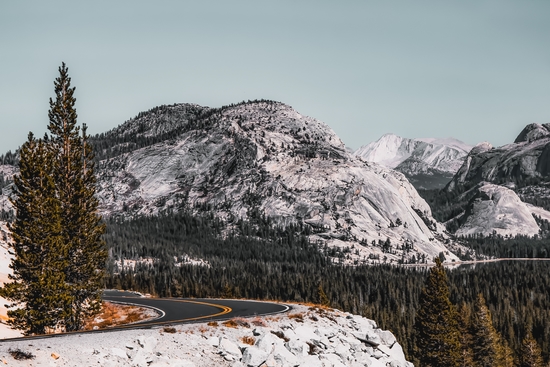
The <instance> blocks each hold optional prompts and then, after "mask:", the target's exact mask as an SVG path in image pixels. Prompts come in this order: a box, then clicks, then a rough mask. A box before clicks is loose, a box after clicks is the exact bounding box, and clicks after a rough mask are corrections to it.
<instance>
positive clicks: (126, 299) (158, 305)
mask: <svg viewBox="0 0 550 367" xmlns="http://www.w3.org/2000/svg"><path fill="white" fill-rule="evenodd" d="M103 300H105V301H110V302H115V303H124V304H131V305H137V306H144V307H148V308H152V309H154V310H156V311H157V312H158V313H159V317H157V318H154V319H149V320H145V321H141V322H136V323H133V324H129V325H120V326H115V327H109V328H106V329H97V330H88V331H76V332H70V333H57V334H45V335H37V336H26V337H19V338H9V339H2V342H7V341H17V340H29V339H43V338H53V337H60V336H63V335H69V334H75V333H101V332H109V331H117V330H127V329H143V328H151V327H153V326H162V325H175V324H186V323H193V322H205V321H222V320H228V319H231V318H233V317H252V316H267V315H273V314H277V313H282V312H286V311H288V310H290V306H287V305H283V304H279V303H271V302H261V301H251V300H234V299H210V298H209V299H196V298H148V297H142V296H141V295H139V294H137V293H133V292H126V291H117V290H106V291H104V292H103Z"/></svg>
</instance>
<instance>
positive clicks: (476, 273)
mask: <svg viewBox="0 0 550 367" xmlns="http://www.w3.org/2000/svg"><path fill="white" fill-rule="evenodd" d="M189 213H190V212H189V211H186V210H182V211H180V212H179V213H177V214H175V213H165V214H163V215H161V216H156V217H139V218H135V219H132V220H121V219H119V220H117V219H110V220H108V221H107V232H106V234H105V240H106V242H107V244H108V247H109V252H110V262H109V265H108V274H109V275H108V277H107V280H106V287H108V288H123V289H135V290H139V291H142V292H145V293H150V294H153V295H157V296H161V297H234V298H252V299H263V300H282V301H289V302H315V303H322V302H321V301H322V299H321V298H322V294H321V291H322V293H323V294H326V296H327V297H328V299H329V301H330V306H331V307H334V308H339V309H342V310H346V311H350V312H353V313H357V314H361V315H363V316H366V317H368V318H371V319H373V320H375V321H376V322H377V323H378V324H379V326H380V327H381V328H383V329H388V330H391V331H392V332H393V333H394V334H395V335H396V337H397V338H398V340H399V342H400V344H401V345H402V346H403V348H404V350H405V352H406V354H407V356H408V358H409V360H412V361H415V362H418V361H417V360H415V359H414V358H415V357H414V356H415V353H414V349H415V336H414V335H415V334H414V322H415V315H416V313H417V311H418V309H419V297H420V293H421V290H422V288H423V287H424V283H425V279H426V276H427V270H428V269H429V268H426V267H396V266H389V265H384V264H381V265H377V266H358V267H349V266H343V265H341V264H340V261H339V260H340V259H342V260H343V259H344V258H345V257H346V256H347V254H348V253H349V252H350V251H353V249H348V250H343V251H338V250H335V249H334V248H330V249H329V248H323V247H320V248H319V247H318V246H317V245H316V244H312V243H310V242H309V241H308V240H307V237H306V236H307V234H308V228H307V227H306V228H302V227H300V226H294V227H287V228H278V227H276V226H274V225H273V224H272V223H270V221H269V220H268V219H266V218H265V217H263V216H261V215H257V216H256V217H255V218H254V219H252V220H251V221H249V222H244V221H240V222H238V223H237V224H236V226H235V229H234V231H232V232H231V233H222V231H223V229H222V228H224V226H222V223H220V222H219V221H218V220H217V219H215V218H214V216H213V215H211V214H205V215H201V216H197V215H191V214H189ZM497 240H498V241H501V242H502V243H501V244H500V245H501V248H504V249H506V248H510V249H514V248H517V247H518V246H521V245H522V244H523V243H525V242H528V241H526V240H525V239H523V238H519V239H516V240H514V239H509V240H504V239H492V238H489V239H481V238H477V239H475V241H474V242H475V244H474V245H475V246H477V247H478V248H483V249H485V248H490V246H489V245H487V243H489V242H494V241H497ZM533 246H535V247H537V248H539V247H540V252H544V251H546V252H545V253H548V250H550V248H549V247H550V245H549V244H548V242H544V241H539V242H536V243H535V245H533ZM509 253H510V254H514V251H509ZM182 254H186V255H187V256H188V257H189V258H194V259H203V260H205V263H203V264H189V263H187V264H186V263H185V259H184V258H182ZM122 258H125V259H136V260H137V259H145V258H150V259H157V260H154V261H152V262H151V263H143V262H142V263H139V262H138V263H135V266H133V267H131V266H122V264H121V263H120V262H118V264H117V263H115V260H117V259H122ZM127 265H128V264H127ZM549 270H550V262H546V261H530V262H529V261H522V262H517V261H503V262H494V263H487V264H481V265H480V264H478V265H476V266H475V267H473V266H471V267H468V266H463V267H459V268H457V269H453V270H448V271H447V277H448V286H449V299H450V302H451V303H452V304H453V305H454V307H455V308H456V309H457V310H458V311H457V315H458V317H459V319H460V318H462V317H469V316H468V315H470V314H472V313H474V312H475V307H476V306H475V305H476V302H477V300H478V297H479V296H480V295H481V296H482V297H483V299H484V300H485V302H486V307H487V309H488V310H489V311H490V313H491V315H492V325H494V328H495V330H496V332H497V333H498V335H499V338H500V339H501V340H503V343H505V344H506V345H507V346H509V349H510V351H511V354H512V356H514V357H516V358H517V357H518V356H519V355H520V350H521V348H522V342H523V341H524V339H525V337H526V336H527V335H532V337H533V338H534V340H536V342H537V343H538V345H539V346H540V348H541V350H542V351H543V352H542V355H543V358H544V359H545V360H547V359H548V357H549V355H548V351H549V350H550V275H549V274H550V271H549ZM462 325H463V326H464V325H465V322H463V324H462ZM464 327H467V326H464ZM466 334H467V333H466ZM478 334H479V333H478ZM471 337H472V338H475V335H472V336H471ZM470 344H471V343H470Z"/></svg>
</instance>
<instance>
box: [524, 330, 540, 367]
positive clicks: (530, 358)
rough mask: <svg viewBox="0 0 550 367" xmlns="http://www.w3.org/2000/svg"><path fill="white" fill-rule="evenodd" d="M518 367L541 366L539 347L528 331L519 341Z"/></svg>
mask: <svg viewBox="0 0 550 367" xmlns="http://www.w3.org/2000/svg"><path fill="white" fill-rule="evenodd" d="M519 365H520V367H542V366H543V362H542V356H541V350H540V347H539V345H538V343H537V341H536V340H535V338H533V335H532V334H531V332H530V331H529V332H528V334H527V335H526V336H525V338H524V339H523V341H522V342H521V351H520V364H519Z"/></svg>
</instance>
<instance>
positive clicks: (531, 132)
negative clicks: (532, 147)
mask: <svg viewBox="0 0 550 367" xmlns="http://www.w3.org/2000/svg"><path fill="white" fill-rule="evenodd" d="M548 136H550V124H543V125H541V124H536V123H534V124H529V125H527V126H526V127H525V128H524V129H523V130H522V131H521V133H520V134H519V135H518V137H517V138H516V140H514V143H523V142H531V141H534V140H537V139H541V138H545V137H548Z"/></svg>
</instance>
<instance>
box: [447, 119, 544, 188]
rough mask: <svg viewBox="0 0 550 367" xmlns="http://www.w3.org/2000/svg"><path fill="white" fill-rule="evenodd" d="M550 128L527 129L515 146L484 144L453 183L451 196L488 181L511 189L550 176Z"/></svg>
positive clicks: (535, 126) (465, 163) (464, 165)
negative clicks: (496, 146) (495, 146)
mask: <svg viewBox="0 0 550 367" xmlns="http://www.w3.org/2000/svg"><path fill="white" fill-rule="evenodd" d="M549 128H550V124H544V125H539V124H531V125H528V126H527V127H525V129H523V131H522V132H521V133H520V134H519V135H518V137H517V138H516V140H515V142H514V143H512V144H507V145H504V146H501V147H498V148H494V147H492V146H491V145H490V144H489V143H487V142H484V143H481V144H478V145H477V146H476V147H474V148H473V149H472V150H471V151H470V153H469V154H468V156H467V158H466V160H465V161H464V164H463V165H462V167H460V169H459V170H458V172H457V174H456V175H455V176H454V178H453V179H452V181H451V182H450V183H449V184H448V185H447V187H446V190H447V191H449V192H452V191H457V190H467V189H469V188H471V187H473V186H475V185H476V184H478V183H479V182H482V181H486V182H491V183H495V184H501V185H505V186H508V187H511V188H514V187H516V186H517V185H518V184H519V185H524V184H525V183H528V182H529V181H530V180H537V179H544V178H547V177H548V176H549V174H550V130H549Z"/></svg>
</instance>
